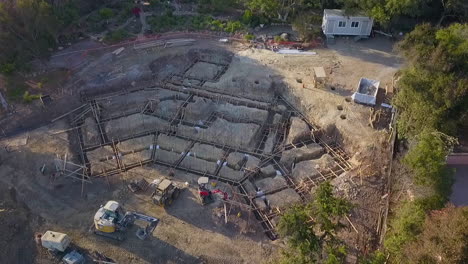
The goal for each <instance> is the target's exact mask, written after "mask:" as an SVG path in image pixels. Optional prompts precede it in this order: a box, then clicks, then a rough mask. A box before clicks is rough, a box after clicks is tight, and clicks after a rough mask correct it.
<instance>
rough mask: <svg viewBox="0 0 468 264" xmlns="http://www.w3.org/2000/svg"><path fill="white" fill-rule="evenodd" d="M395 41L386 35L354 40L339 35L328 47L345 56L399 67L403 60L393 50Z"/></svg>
mask: <svg viewBox="0 0 468 264" xmlns="http://www.w3.org/2000/svg"><path fill="white" fill-rule="evenodd" d="M394 45H395V42H394V41H392V40H389V39H388V38H384V37H373V38H370V39H362V40H359V41H357V42H356V41H354V40H353V38H352V37H338V38H337V39H336V42H335V44H329V45H328V48H329V49H331V50H334V51H336V52H338V53H339V54H341V55H343V56H349V57H354V58H357V59H361V60H363V61H366V62H371V63H376V64H382V65H385V66H388V67H399V65H401V63H402V60H401V59H400V58H399V57H398V56H397V55H396V54H394V52H393V46H394Z"/></svg>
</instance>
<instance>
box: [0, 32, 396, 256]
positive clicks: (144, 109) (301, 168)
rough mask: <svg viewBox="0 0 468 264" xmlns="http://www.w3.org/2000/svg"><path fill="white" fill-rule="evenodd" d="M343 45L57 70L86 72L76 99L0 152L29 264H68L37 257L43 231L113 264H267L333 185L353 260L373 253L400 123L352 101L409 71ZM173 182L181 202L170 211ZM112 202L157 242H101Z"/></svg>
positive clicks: (111, 53) (139, 59) (156, 44)
mask: <svg viewBox="0 0 468 264" xmlns="http://www.w3.org/2000/svg"><path fill="white" fill-rule="evenodd" d="M378 41H382V42H383V43H384V44H385V45H387V46H389V47H391V43H390V44H387V43H386V41H387V40H385V39H381V40H378ZM343 45H345V46H340V44H339V43H338V44H337V46H336V47H335V49H327V48H318V49H317V50H316V51H317V54H316V55H309V56H305V55H304V56H301V55H298V56H295V55H283V54H278V53H275V52H273V51H270V50H267V49H256V48H254V47H251V46H249V45H248V44H247V43H243V42H239V41H235V40H230V41H229V43H221V42H219V41H218V39H216V38H212V39H207V38H198V37H196V36H188V37H184V38H181V37H177V38H173V37H172V38H168V39H159V40H157V41H146V42H141V43H138V42H136V43H133V44H131V45H126V46H122V47H111V48H109V47H106V48H102V49H100V48H96V49H90V50H86V51H83V50H82V49H79V48H77V49H73V48H74V47H71V48H70V49H69V50H67V49H65V50H64V51H63V52H62V54H57V56H54V57H52V59H51V62H50V63H51V65H54V67H57V65H59V66H60V67H66V65H67V64H68V65H73V66H72V67H73V74H71V77H70V78H68V79H67V80H66V82H64V86H63V88H62V89H63V90H65V91H66V92H63V93H62V97H63V98H73V99H69V100H70V101H69V102H70V103H69V105H68V106H67V107H63V105H61V106H60V108H58V107H54V106H50V107H48V106H46V107H45V108H46V109H45V110H40V111H42V114H39V115H40V117H37V118H36V119H37V120H40V124H39V123H37V122H39V121H37V120H36V123H34V124H35V125H34V126H35V127H34V128H33V129H28V130H24V131H20V132H19V133H15V134H14V135H13V136H9V137H6V138H5V139H3V140H2V141H1V144H2V146H3V147H2V152H1V162H2V166H0V175H1V181H2V184H4V185H5V186H8V187H4V189H5V190H4V193H5V195H7V193H10V196H11V197H10V198H8V199H11V200H12V203H13V202H15V203H19V204H22V205H24V207H25V208H27V217H26V218H27V219H26V218H25V219H24V221H25V222H26V223H25V224H24V225H26V226H28V228H27V232H26V231H25V233H26V234H23V238H22V240H21V241H27V242H25V245H27V246H25V248H29V250H28V253H27V254H25V255H22V256H20V259H21V258H22V259H21V260H24V261H23V262H22V263H26V262H29V263H32V262H34V261H35V262H36V263H50V262H51V261H55V260H53V258H51V257H50V256H48V255H47V253H44V252H43V251H41V249H38V248H36V249H35V250H33V249H32V248H35V244H34V241H33V237H34V233H37V232H44V231H45V230H55V231H57V232H62V233H65V234H67V235H68V236H69V237H70V238H71V240H72V243H74V244H75V245H76V247H77V248H79V251H80V252H81V253H83V252H93V251H97V252H99V254H101V255H105V256H106V257H107V259H108V260H107V261H108V262H102V263H263V262H266V263H268V260H269V258H272V257H274V256H275V253H276V252H279V250H280V248H281V247H282V245H283V244H282V242H281V237H280V236H279V235H278V232H277V230H276V226H277V224H278V221H279V218H280V216H281V214H282V212H284V211H285V210H286V209H288V208H289V207H290V206H291V205H293V204H297V203H305V202H309V201H311V200H312V199H313V190H314V188H315V187H317V186H318V185H319V184H320V183H322V182H325V181H331V182H332V184H333V185H334V186H335V188H336V193H338V194H339V195H342V196H345V197H346V198H347V199H349V200H351V201H352V202H353V203H354V204H355V207H354V209H353V211H352V214H350V215H349V216H347V217H346V218H347V221H346V222H343V224H345V225H346V226H347V229H346V230H347V231H345V232H344V233H343V234H342V237H343V239H345V240H346V241H347V242H348V243H349V244H350V245H351V246H352V247H353V248H352V250H351V251H350V252H349V255H350V256H349V259H350V260H349V261H350V262H352V261H353V258H355V257H356V256H357V255H359V254H360V253H362V252H368V251H370V250H371V249H372V248H371V245H372V244H373V243H374V242H375V241H376V240H379V239H380V237H379V234H380V232H381V230H382V228H384V227H383V221H384V220H385V219H384V218H385V217H386V216H385V214H386V213H385V210H386V206H385V204H386V202H387V201H386V200H385V199H384V198H382V196H384V195H385V188H386V187H385V182H386V177H387V176H386V175H387V173H388V167H387V165H388V163H387V162H388V160H387V158H388V155H389V154H388V153H389V149H390V146H389V144H390V143H389V137H391V132H392V127H391V118H390V117H391V115H392V114H391V110H390V109H388V108H385V107H380V108H379V107H374V108H369V106H366V105H362V104H357V103H355V102H353V101H352V100H351V97H350V96H351V94H352V92H353V91H354V90H355V87H356V86H358V82H359V80H360V78H361V77H369V78H372V79H378V80H379V81H380V82H381V84H380V87H381V88H383V87H386V86H391V85H392V77H393V74H394V73H395V72H396V70H397V69H398V67H399V61H398V58H397V57H396V56H394V55H392V53H391V50H390V51H376V49H374V48H371V47H366V46H364V47H362V46H360V47H354V48H355V49H356V50H359V51H360V52H361V53H358V52H356V50H349V49H352V48H348V46H346V45H351V46H352V45H361V44H356V43H347V42H346V43H345V44H343ZM364 45H367V44H364ZM369 45H373V44H372V43H371V44H369ZM376 46H379V47H381V46H382V44H381V43H377V44H376ZM340 48H342V49H341V50H340ZM363 49H368V50H370V51H372V52H362V50H363ZM351 53H358V54H360V55H362V56H361V57H359V56H354V55H350V54H351ZM372 56H376V57H380V56H383V58H384V59H385V60H382V61H385V63H380V62H376V61H377V60H374V59H375V58H373V57H372ZM358 63H359V64H358ZM358 65H359V67H357V66H358ZM314 68H315V69H316V70H315V71H314ZM317 68H318V69H317ZM320 69H321V70H320ZM319 71H320V72H321V73H322V72H323V73H322V75H323V74H326V77H324V76H319V77H320V78H323V79H320V78H318V77H317V74H316V73H317V72H319ZM319 79H320V80H319ZM377 89H378V87H377ZM375 93H377V92H375ZM383 93H385V91H384V92H383ZM56 100H57V101H59V100H60V99H59V98H57V99H56ZM377 100H381V99H379V98H378V99H377ZM382 102H383V101H380V102H378V104H380V103H382ZM41 107H42V106H41ZM369 109H372V110H369ZM15 122H16V121H11V123H10V124H14V123H15ZM18 122H19V121H18ZM31 122H33V121H31ZM164 179H167V180H169V181H170V183H169V181H168V183H167V184H168V186H169V185H170V184H173V185H174V186H175V187H174V188H176V189H177V197H175V195H174V199H173V200H172V199H171V200H170V201H165V202H161V205H162V206H158V204H155V203H156V202H155V198H154V197H155V192H156V191H155V188H156V189H157V186H158V184H161V183H162V181H163V180H164ZM201 181H203V183H201ZM155 186H156V187H155ZM7 188H9V191H8V189H7ZM165 188H167V186H166V187H165ZM7 196H8V195H7ZM204 196H210V199H211V202H209V203H205V202H204V199H205V198H206V197H204ZM8 199H6V200H5V201H7V200H8ZM108 201H117V202H118V203H119V204H120V205H122V206H123V207H125V208H126V209H129V210H132V211H135V212H139V213H141V214H144V215H148V216H151V217H155V218H157V221H158V222H155V221H156V220H151V221H153V222H155V223H154V227H155V228H154V227H152V228H153V229H154V231H153V230H151V232H150V234H148V236H147V237H145V238H144V239H141V237H137V236H135V235H134V233H135V230H136V229H132V228H133V227H132V228H131V230H133V231H131V230H130V231H127V232H126V237H125V239H122V240H123V241H115V240H112V239H108V238H105V237H100V236H94V235H93V234H90V232H89V228H90V226H92V225H93V223H92V219H93V215H95V213H96V211H97V210H98V209H99V208H100V206H104V204H106V202H108ZM158 202H159V200H158ZM104 207H107V205H106V206H104ZM104 207H103V208H104ZM95 217H96V216H95ZM132 223H133V222H132ZM19 224H21V225H23V224H22V223H21V222H18V223H16V225H19ZM135 224H136V226H139V223H138V221H137V222H135ZM156 224H157V226H156ZM11 225H15V223H13V222H12V223H9V224H7V225H6V226H11ZM137 233H138V232H137ZM28 235H30V236H31V240H28V239H27V236H28ZM139 238H140V239H139ZM29 251H30V252H32V253H30V252H29ZM57 263H58V262H57ZM96 263H100V262H96Z"/></svg>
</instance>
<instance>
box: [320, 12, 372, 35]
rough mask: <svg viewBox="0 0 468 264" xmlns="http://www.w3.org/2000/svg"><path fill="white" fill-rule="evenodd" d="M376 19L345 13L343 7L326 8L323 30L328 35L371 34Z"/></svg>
mask: <svg viewBox="0 0 468 264" xmlns="http://www.w3.org/2000/svg"><path fill="white" fill-rule="evenodd" d="M373 24H374V20H373V19H372V18H370V17H367V16H365V15H360V14H357V15H354V16H348V15H345V13H344V10H341V9H325V10H324V12H323V20H322V31H323V33H324V34H325V35H326V36H327V37H332V36H334V35H348V36H365V37H368V36H369V35H370V34H371V31H372V26H373Z"/></svg>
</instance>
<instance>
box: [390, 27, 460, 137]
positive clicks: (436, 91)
mask: <svg viewBox="0 0 468 264" xmlns="http://www.w3.org/2000/svg"><path fill="white" fill-rule="evenodd" d="M467 36H468V25H467V24H464V25H461V24H453V25H451V26H450V27H448V28H444V29H439V30H437V29H435V28H433V27H431V26H430V25H428V24H423V25H420V26H418V27H416V28H415V30H414V31H413V32H411V33H410V34H408V35H407V36H406V37H405V39H404V40H403V41H402V42H401V43H400V44H399V45H398V48H399V50H400V51H401V53H402V54H403V55H404V56H405V58H407V60H408V63H409V65H408V68H407V69H404V70H403V71H402V77H401V79H400V81H399V82H398V89H399V91H398V93H397V95H396V97H395V98H394V104H395V105H396V106H397V108H398V109H399V110H400V116H399V119H398V127H399V130H400V133H401V135H403V136H406V137H412V136H415V135H417V134H418V133H419V132H420V131H423V130H424V129H432V130H439V131H441V132H443V133H446V134H449V135H454V134H455V133H456V130H457V127H458V126H460V125H461V124H464V123H466V122H467V121H468V37H467Z"/></svg>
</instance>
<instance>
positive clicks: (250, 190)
mask: <svg viewBox="0 0 468 264" xmlns="http://www.w3.org/2000/svg"><path fill="white" fill-rule="evenodd" d="M242 185H243V186H244V189H245V191H246V192H247V195H248V196H251V197H253V196H255V195H257V190H256V189H255V186H254V184H253V183H252V182H251V181H250V180H246V181H244V183H243V184H242Z"/></svg>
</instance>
